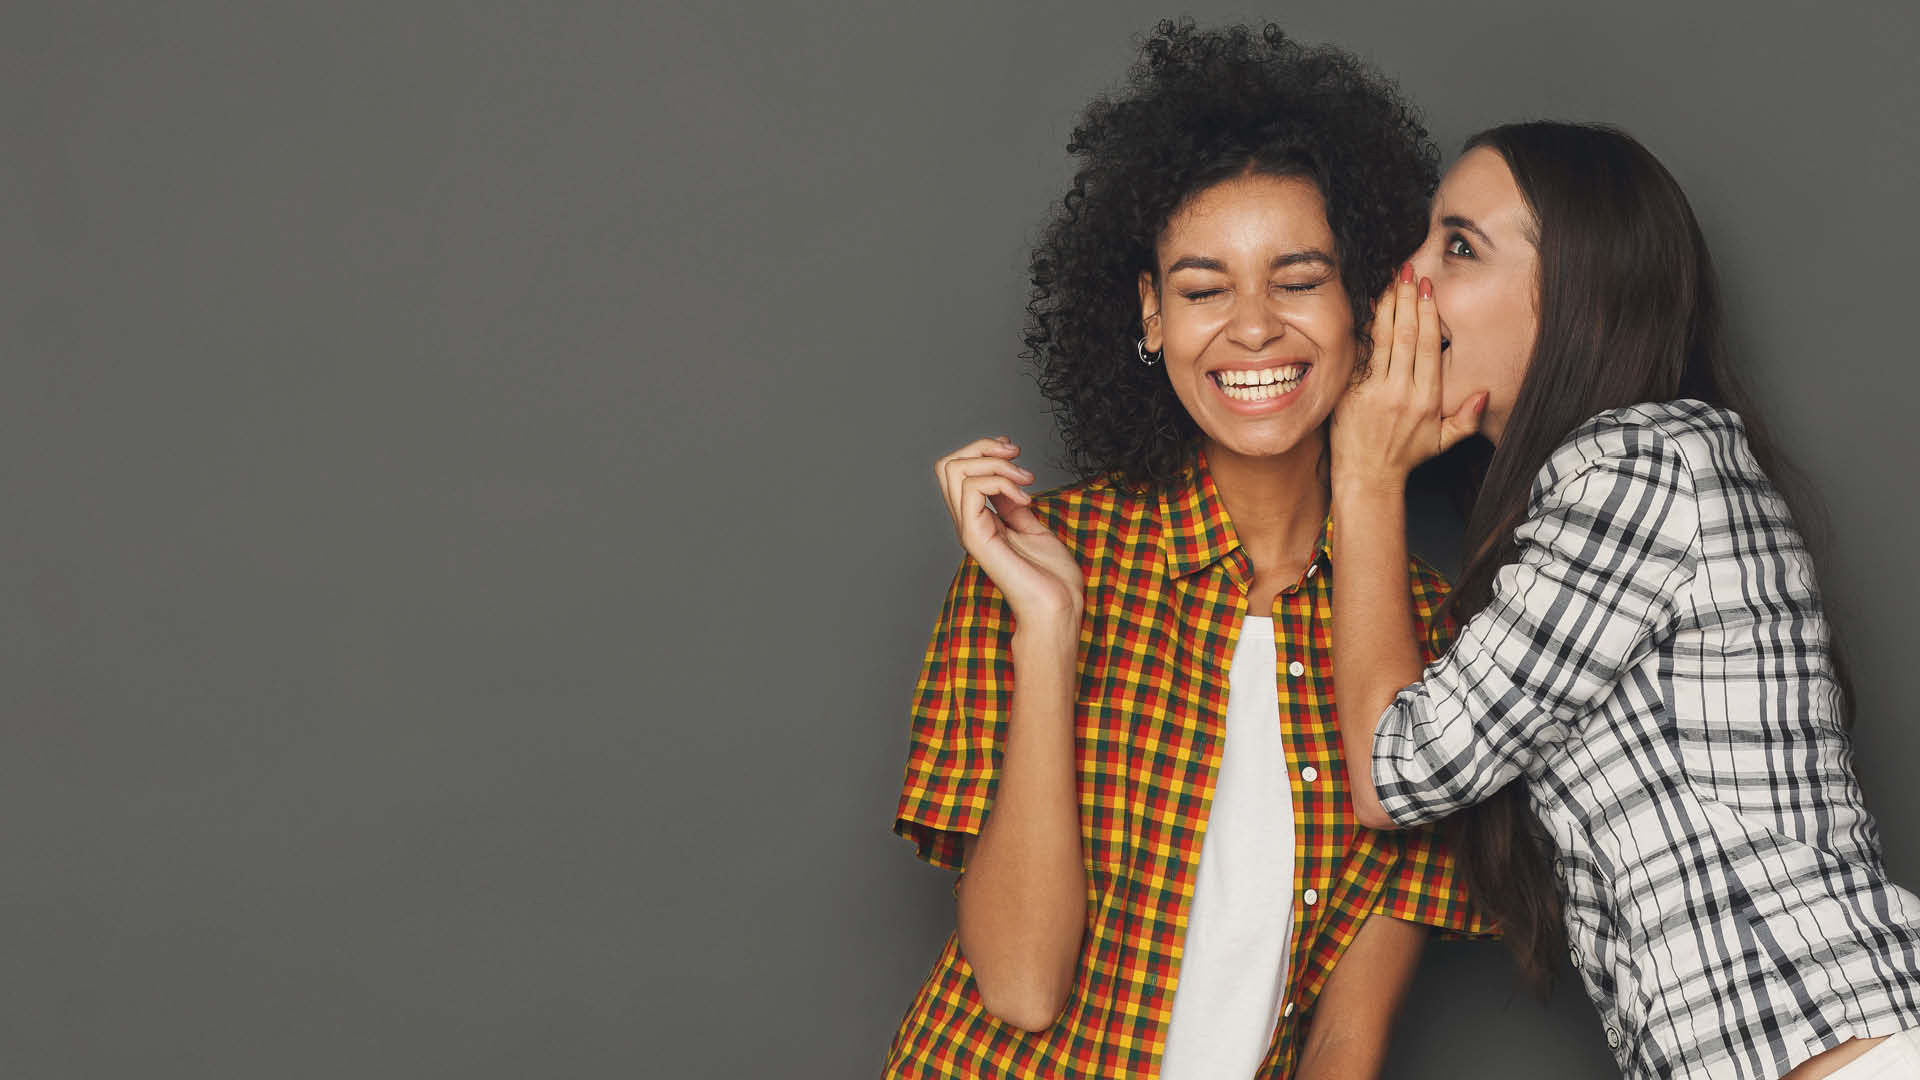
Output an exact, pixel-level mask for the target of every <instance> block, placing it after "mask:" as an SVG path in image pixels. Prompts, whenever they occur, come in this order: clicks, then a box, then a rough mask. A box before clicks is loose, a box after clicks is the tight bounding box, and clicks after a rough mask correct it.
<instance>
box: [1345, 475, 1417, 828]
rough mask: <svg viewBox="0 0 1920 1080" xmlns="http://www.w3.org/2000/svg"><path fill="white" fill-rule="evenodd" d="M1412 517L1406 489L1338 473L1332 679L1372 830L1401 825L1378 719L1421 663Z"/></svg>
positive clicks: (1360, 811)
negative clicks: (1382, 789)
mask: <svg viewBox="0 0 1920 1080" xmlns="http://www.w3.org/2000/svg"><path fill="white" fill-rule="evenodd" d="M1343 481H1344V482H1343ZM1406 519H1407V507H1406V495H1405V493H1404V490H1403V489H1400V488H1397V487H1395V486H1394V485H1392V484H1390V483H1378V482H1373V483H1369V482H1367V481H1365V480H1356V479H1355V478H1353V477H1352V476H1351V474H1347V475H1345V476H1343V475H1342V474H1341V473H1340V472H1338V471H1336V472H1335V474H1334V489H1333V520H1334V521H1335V522H1337V523H1338V525H1337V527H1336V528H1335V530H1334V535H1333V546H1334V558H1333V561H1334V565H1335V566H1337V567H1339V575H1340V587H1339V588H1337V589H1334V590H1333V682H1334V686H1335V687H1336V688H1337V692H1338V693H1339V701H1340V708H1339V710H1338V715H1339V718H1340V746H1341V751H1342V753H1344V754H1345V755H1346V759H1347V771H1348V774H1349V776H1348V780H1349V783H1350V785H1351V787H1352V791H1353V810H1354V816H1355V817H1356V818H1357V819H1359V822H1360V824H1362V825H1365V826H1366V827H1368V828H1370V829H1390V828H1394V827H1395V824H1394V820H1393V818H1391V817H1389V816H1388V815H1387V812H1386V809H1385V808H1384V807H1383V806H1382V805H1381V804H1380V798H1379V796H1378V794H1377V793H1376V791H1375V788H1374V784H1373V779H1372V775H1371V767H1370V763H1371V762H1372V760H1373V732H1374V726H1375V725H1376V724H1377V723H1378V721H1379V718H1380V714H1381V713H1383V712H1385V711H1386V709H1387V706H1388V705H1390V704H1392V702H1393V697H1394V694H1395V693H1397V692H1398V691H1399V690H1400V688H1401V687H1403V686H1406V685H1407V684H1408V683H1412V682H1417V681H1418V680H1419V678H1420V669H1421V666H1422V665H1421V659H1420V643H1419V641H1418V640H1417V639H1416V638H1415V637H1414V629H1413V628H1414V618H1413V602H1412V600H1411V599H1410V598H1409V596H1408V593H1407V539H1406V537H1407V520H1406Z"/></svg>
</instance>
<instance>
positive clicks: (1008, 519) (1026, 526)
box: [987, 495, 1047, 533]
mask: <svg viewBox="0 0 1920 1080" xmlns="http://www.w3.org/2000/svg"><path fill="white" fill-rule="evenodd" d="M987 499H988V501H989V502H991V503H992V504H993V512H994V513H996V514H999V515H1000V523H1001V524H1003V525H1005V526H1006V527H1007V528H1009V529H1012V530H1013V531H1014V532H1019V533H1043V532H1046V531H1047V526H1046V523H1044V522H1042V521H1041V520H1040V516H1039V515H1038V514H1035V513H1034V512H1033V506H1032V504H1030V503H1017V502H1014V501H1013V500H1012V499H1009V498H1007V497H1006V496H1005V495H989V496H987Z"/></svg>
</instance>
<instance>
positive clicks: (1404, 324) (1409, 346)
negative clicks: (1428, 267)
mask: <svg viewBox="0 0 1920 1080" xmlns="http://www.w3.org/2000/svg"><path fill="white" fill-rule="evenodd" d="M1419 336H1420V310H1419V304H1418V303H1417V302H1416V301H1415V299H1414V295H1413V264H1412V263H1407V264H1405V265H1403V266H1402V267H1401V268H1400V279H1399V280H1398V281H1397V282H1395V283H1394V286H1393V361H1392V368H1391V370H1392V372H1393V377H1394V379H1395V380H1396V381H1402V382H1406V383H1408V384H1411V383H1412V382H1413V364H1414V357H1413V350H1414V347H1415V345H1416V344H1417V343H1418V340H1419Z"/></svg>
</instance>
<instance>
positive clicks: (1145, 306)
mask: <svg viewBox="0 0 1920 1080" xmlns="http://www.w3.org/2000/svg"><path fill="white" fill-rule="evenodd" d="M1140 327H1141V332H1142V333H1144V334H1145V335H1146V337H1147V351H1148V352H1159V351H1160V349H1161V347H1162V346H1163V344H1164V341H1163V339H1162V336H1161V333H1160V290H1159V289H1157V288H1155V287H1154V283H1153V274H1152V273H1151V272H1150V271H1146V270H1142V271H1140Z"/></svg>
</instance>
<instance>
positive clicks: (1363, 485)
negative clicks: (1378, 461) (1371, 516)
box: [1333, 468, 1407, 506]
mask: <svg viewBox="0 0 1920 1080" xmlns="http://www.w3.org/2000/svg"><path fill="white" fill-rule="evenodd" d="M1406 497H1407V474H1406V473H1404V472H1400V471H1398V470H1395V469H1387V468H1382V469H1367V470H1352V469H1348V470H1344V471H1343V470H1340V469H1335V470H1334V471H1333V501H1334V502H1335V503H1336V504H1345V505H1350V506H1364V505H1369V504H1376V503H1385V502H1393V503H1395V504H1398V503H1399V502H1401V501H1402V500H1404V499H1405V498H1406Z"/></svg>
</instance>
